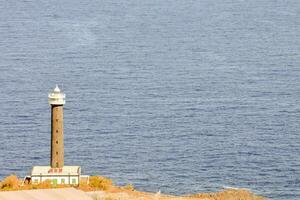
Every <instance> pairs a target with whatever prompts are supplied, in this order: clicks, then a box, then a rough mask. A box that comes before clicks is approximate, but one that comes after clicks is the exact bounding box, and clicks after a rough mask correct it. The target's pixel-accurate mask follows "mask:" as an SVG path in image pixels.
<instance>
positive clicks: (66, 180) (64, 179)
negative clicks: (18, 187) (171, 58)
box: [31, 175, 79, 185]
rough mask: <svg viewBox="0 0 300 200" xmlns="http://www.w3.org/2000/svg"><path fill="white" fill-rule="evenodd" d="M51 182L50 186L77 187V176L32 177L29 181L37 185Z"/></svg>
mask: <svg viewBox="0 0 300 200" xmlns="http://www.w3.org/2000/svg"><path fill="white" fill-rule="evenodd" d="M46 180H51V181H52V184H67V185H78V184H79V179H78V176H43V175H41V176H33V177H31V181H32V183H33V184H38V183H40V182H43V181H46Z"/></svg>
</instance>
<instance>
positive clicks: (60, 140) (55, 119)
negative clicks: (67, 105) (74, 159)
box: [50, 105, 64, 168]
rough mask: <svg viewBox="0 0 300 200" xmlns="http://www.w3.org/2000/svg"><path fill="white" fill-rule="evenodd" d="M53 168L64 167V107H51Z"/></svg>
mask: <svg viewBox="0 0 300 200" xmlns="http://www.w3.org/2000/svg"><path fill="white" fill-rule="evenodd" d="M50 162H51V163H50V165H51V167H52V168H62V167H63V166H64V131H63V105H51V161H50Z"/></svg>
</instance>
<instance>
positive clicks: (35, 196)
mask: <svg viewBox="0 0 300 200" xmlns="http://www.w3.org/2000/svg"><path fill="white" fill-rule="evenodd" d="M9 199H13V200H41V199H42V200H92V198H91V197H89V196H88V195H87V194H86V193H85V192H83V191H81V190H76V189H74V188H63V189H42V190H21V191H10V192H0V200H9Z"/></svg>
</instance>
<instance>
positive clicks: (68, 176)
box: [31, 166, 81, 185]
mask: <svg viewBox="0 0 300 200" xmlns="http://www.w3.org/2000/svg"><path fill="white" fill-rule="evenodd" d="M80 178H81V168H80V167H79V166H64V167H62V168H51V167H50V166H35V167H33V168H32V171H31V182H32V183H33V184H38V183H41V182H43V181H46V180H51V183H52V184H53V185H57V184H67V185H78V184H79V182H80Z"/></svg>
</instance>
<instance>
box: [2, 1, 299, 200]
mask: <svg viewBox="0 0 300 200" xmlns="http://www.w3.org/2000/svg"><path fill="white" fill-rule="evenodd" d="M0 11H1V12H0V38H1V39H0V178H4V177H5V176H8V175H9V174H12V173H16V174H17V175H18V176H19V177H23V176H25V175H29V174H30V170H31V168H32V166H34V165H49V162H50V161H49V156H50V106H49V105H48V103H47V94H48V92H50V90H51V89H53V88H54V87H55V84H59V86H60V87H61V88H62V90H63V91H64V92H65V93H66V95H67V97H66V104H65V106H64V108H65V109H64V114H65V115H64V119H65V121H64V130H65V132H64V133H65V162H66V164H67V165H80V166H82V169H83V173H84V174H89V175H96V174H100V175H103V176H107V177H109V178H112V179H113V180H114V182H115V183H116V184H118V185H124V184H128V183H131V184H133V185H134V186H135V188H137V189H139V190H144V191H154V192H156V191H158V190H161V192H162V193H171V194H187V193H197V192H204V191H219V190H221V189H222V188H223V187H238V188H248V189H250V190H251V191H253V192H255V193H257V194H261V195H264V196H266V197H268V198H269V199H274V200H280V199H289V200H298V199H300V144H299V141H300V133H299V131H300V78H299V77H300V40H299V39H300V21H299V19H300V3H299V1H298V0H288V1H272V0H253V1H244V0H237V1H232V0H215V1H211V0H201V1H196V0H185V1H182V0H172V1H170V0H164V1H161V0H151V1H140V0H119V1H109V0H100V1H98V0H92V1H83V0H81V1H80V0H76V1H74V0H65V1H58V0H50V1H32V0H22V1H17V0H11V1H5V0H1V1H0Z"/></svg>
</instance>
